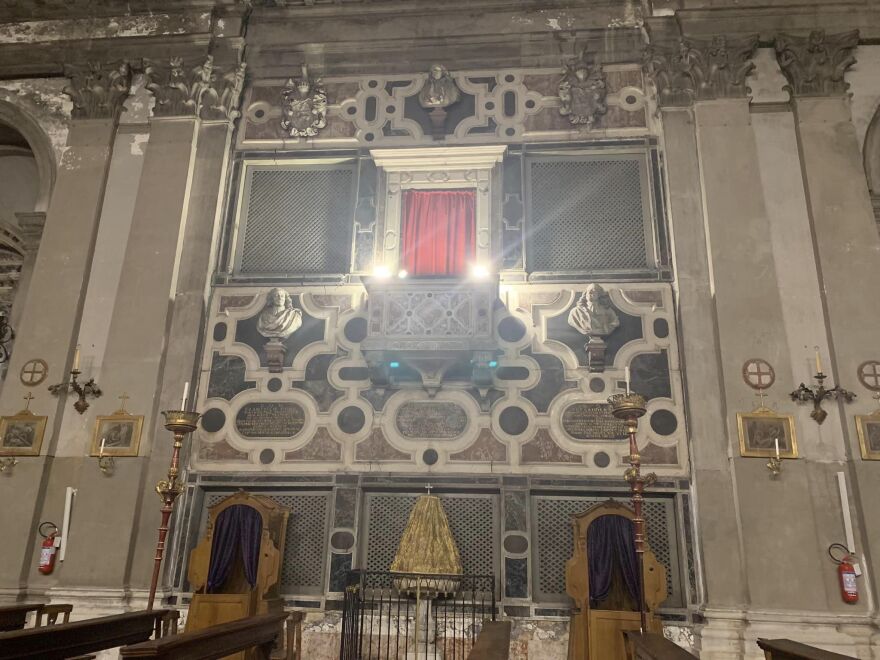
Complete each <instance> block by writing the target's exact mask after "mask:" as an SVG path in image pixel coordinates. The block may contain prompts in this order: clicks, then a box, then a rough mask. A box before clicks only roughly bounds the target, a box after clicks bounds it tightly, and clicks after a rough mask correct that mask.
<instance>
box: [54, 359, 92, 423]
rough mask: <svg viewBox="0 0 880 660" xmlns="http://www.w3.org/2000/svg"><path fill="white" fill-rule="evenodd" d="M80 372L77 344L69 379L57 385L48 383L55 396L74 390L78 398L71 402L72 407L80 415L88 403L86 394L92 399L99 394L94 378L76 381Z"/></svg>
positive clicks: (86, 408)
mask: <svg viewBox="0 0 880 660" xmlns="http://www.w3.org/2000/svg"><path fill="white" fill-rule="evenodd" d="M81 373H82V372H81V371H80V370H79V346H77V347H76V352H75V353H74V354H73V369H71V370H70V380H69V381H67V382H64V383H58V384H57V385H50V386H49V392H51V393H52V394H54V395H55V396H60V395H61V394H67V393H68V392H71V391H72V392H76V394H77V395H78V396H79V398H78V399H77V400H76V401H74V402H73V407H74V408H75V409H76V411H77V412H78V413H79V414H80V415H82V414H83V413H84V412H85V411H86V410H88V407H89V403H88V401H86V397H87V396H91V397H92V398H94V399H97V398H98V397H99V396H101V394H102V392H101V388H100V387H98V384H97V383H96V382H95V379H94V378H89V380H88V381H86V382H85V383H83V384H80V383H79V382H78V381H77V378H78V377H79V375H80V374H81Z"/></svg>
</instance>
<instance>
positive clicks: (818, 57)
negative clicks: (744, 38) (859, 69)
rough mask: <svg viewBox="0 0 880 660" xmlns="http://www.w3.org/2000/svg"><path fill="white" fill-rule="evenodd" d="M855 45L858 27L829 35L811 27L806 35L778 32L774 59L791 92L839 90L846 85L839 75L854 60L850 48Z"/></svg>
mask: <svg viewBox="0 0 880 660" xmlns="http://www.w3.org/2000/svg"><path fill="white" fill-rule="evenodd" d="M858 45H859V31H858V30H852V31H851V32H841V33H838V34H831V35H826V34H825V30H813V31H812V32H810V35H809V36H808V37H796V36H792V35H788V34H780V35H779V36H777V37H776V59H777V60H778V62H779V68H781V69H782V73H783V74H784V75H785V77H786V79H787V80H788V82H789V87H788V89H789V90H790V91H791V92H792V94H793V95H794V96H831V95H836V94H843V93H845V92H846V90H847V87H849V85H848V84H847V83H846V81H845V80H844V79H843V77H844V74H845V73H846V70H847V69H849V68H850V67H851V66H852V65H853V64H855V61H856V58H855V57H853V54H852V51H853V49H854V48H855V47H856V46H858Z"/></svg>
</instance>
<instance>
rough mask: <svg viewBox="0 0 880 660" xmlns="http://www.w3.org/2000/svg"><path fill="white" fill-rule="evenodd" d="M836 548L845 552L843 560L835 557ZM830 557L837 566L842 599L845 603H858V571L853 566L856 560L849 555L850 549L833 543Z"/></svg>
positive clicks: (830, 547) (830, 548) (829, 549)
mask: <svg viewBox="0 0 880 660" xmlns="http://www.w3.org/2000/svg"><path fill="white" fill-rule="evenodd" d="M835 548H838V549H840V550H843V558H841V559H838V558H837V557H835V556H834V552H833V550H834V549H835ZM828 555H829V556H830V557H831V560H832V561H833V562H834V563H835V564H837V578H838V580H840V597H841V598H843V602H844V603H850V604H854V603H858V602H859V587H858V585H857V584H856V569H855V567H854V566H853V562H854V561H855V558H854V557H853V556H852V555H851V554H850V553H849V548H847V547H846V546H845V545H843V544H842V543H832V544H831V545H830V546H828Z"/></svg>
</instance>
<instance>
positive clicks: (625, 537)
mask: <svg viewBox="0 0 880 660" xmlns="http://www.w3.org/2000/svg"><path fill="white" fill-rule="evenodd" d="M615 565H617V566H618V567H619V569H620V573H621V575H622V576H623V581H624V584H626V590H627V591H628V592H629V595H630V597H631V598H632V599H633V602H635V603H638V602H639V592H640V585H639V564H638V559H637V557H636V548H635V540H634V535H633V524H632V521H631V520H630V519H629V518H624V517H623V516H614V515H609V516H601V517H599V518H596V520H594V521H593V522H592V524H591V525H590V527H589V529H588V530H587V570H588V572H589V579H590V605H592V606H593V607H595V606H596V605H598V604H599V603H601V602H602V601H603V600H605V599H606V598H608V593H609V592H610V591H611V580H612V578H613V577H614V566H615Z"/></svg>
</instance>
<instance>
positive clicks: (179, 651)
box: [121, 612, 288, 660]
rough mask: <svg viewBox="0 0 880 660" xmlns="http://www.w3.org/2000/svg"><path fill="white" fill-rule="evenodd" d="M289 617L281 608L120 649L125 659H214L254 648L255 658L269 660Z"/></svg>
mask: <svg viewBox="0 0 880 660" xmlns="http://www.w3.org/2000/svg"><path fill="white" fill-rule="evenodd" d="M287 617H288V614H287V612H280V613H278V614H261V615H259V616H252V617H248V618H246V619H238V620H237V621H230V622H229V623H221V624H219V625H216V626H211V627H210V628H202V629H201V630H196V631H194V632H189V633H187V632H185V633H180V634H179V635H169V636H168V637H163V638H162V639H154V640H151V641H149V642H142V643H140V644H135V645H133V646H126V647H124V648H123V649H122V650H121V655H122V658H123V659H125V660H127V659H128V658H153V659H154V660H212V658H225V657H226V656H227V655H232V654H233V653H237V652H238V651H245V650H247V649H251V648H255V649H256V654H255V658H256V660H269V657H270V654H271V653H272V648H273V647H274V646H275V644H276V642H280V639H279V638H280V637H281V635H282V634H283V628H284V621H285V619H287Z"/></svg>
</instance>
